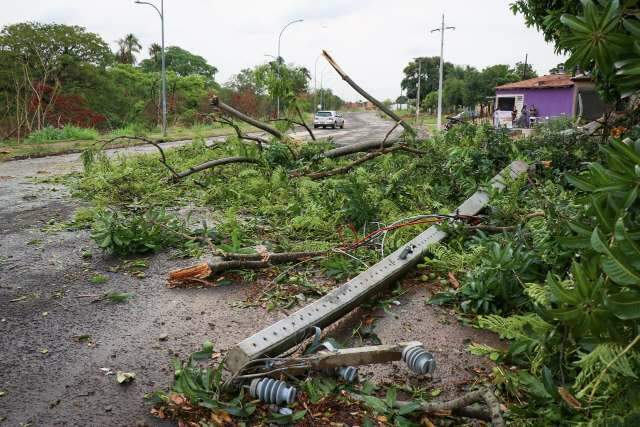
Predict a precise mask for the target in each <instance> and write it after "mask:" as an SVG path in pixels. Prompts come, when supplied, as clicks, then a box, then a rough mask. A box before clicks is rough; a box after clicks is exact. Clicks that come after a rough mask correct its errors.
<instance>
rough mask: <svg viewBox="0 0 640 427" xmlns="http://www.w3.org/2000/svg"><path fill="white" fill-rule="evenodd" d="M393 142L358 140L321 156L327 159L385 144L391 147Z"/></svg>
mask: <svg viewBox="0 0 640 427" xmlns="http://www.w3.org/2000/svg"><path fill="white" fill-rule="evenodd" d="M393 144H394V142H393V141H387V142H385V143H384V144H381V143H380V142H379V141H365V142H357V143H355V144H350V145H345V146H344V147H338V148H334V149H332V150H329V151H325V152H324V153H322V154H320V157H323V158H326V159H335V158H336V157H342V156H348V155H349V154H353V153H361V152H366V151H369V150H373V149H376V148H380V147H381V145H384V147H391V146H392V145H393Z"/></svg>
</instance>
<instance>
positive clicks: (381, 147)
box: [380, 122, 400, 150]
mask: <svg viewBox="0 0 640 427" xmlns="http://www.w3.org/2000/svg"><path fill="white" fill-rule="evenodd" d="M399 124H400V122H396V124H395V125H393V127H392V128H391V129H389V132H387V134H386V135H385V136H384V139H383V140H382V142H381V143H380V149H381V150H382V149H383V148H384V144H385V143H386V142H387V139H389V137H390V136H391V134H392V133H393V131H394V130H396V128H397V127H398V125H399Z"/></svg>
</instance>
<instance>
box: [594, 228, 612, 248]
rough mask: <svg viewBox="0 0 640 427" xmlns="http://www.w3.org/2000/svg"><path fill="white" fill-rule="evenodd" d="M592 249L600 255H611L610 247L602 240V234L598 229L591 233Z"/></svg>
mask: <svg viewBox="0 0 640 427" xmlns="http://www.w3.org/2000/svg"><path fill="white" fill-rule="evenodd" d="M591 247H592V248H593V250H594V251H596V252H598V253H600V254H606V253H609V247H608V246H607V244H606V243H605V242H604V241H603V240H602V233H601V232H600V230H599V229H598V227H596V228H594V230H593V233H591Z"/></svg>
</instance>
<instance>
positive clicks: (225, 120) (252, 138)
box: [211, 116, 268, 151]
mask: <svg viewBox="0 0 640 427" xmlns="http://www.w3.org/2000/svg"><path fill="white" fill-rule="evenodd" d="M211 120H212V121H214V122H216V123H221V124H224V125H227V126H231V127H232V128H233V130H235V131H236V135H237V137H238V139H246V140H248V141H254V142H256V143H257V144H258V148H259V149H260V151H262V144H268V141H267V140H266V139H263V138H260V137H259V136H251V135H248V134H246V133H243V132H242V130H240V126H238V125H237V124H235V123H234V122H233V120H231V119H229V118H227V117H213V116H212V117H211Z"/></svg>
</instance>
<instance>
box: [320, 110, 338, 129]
mask: <svg viewBox="0 0 640 427" xmlns="http://www.w3.org/2000/svg"><path fill="white" fill-rule="evenodd" d="M327 126H328V127H330V128H331V129H335V128H337V127H339V128H340V129H344V117H342V114H340V113H338V112H337V111H318V112H317V113H316V115H315V117H314V118H313V127H314V129H318V128H319V127H323V128H326V127H327Z"/></svg>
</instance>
